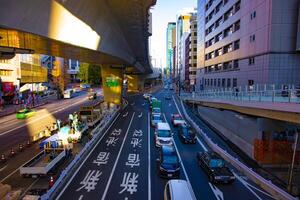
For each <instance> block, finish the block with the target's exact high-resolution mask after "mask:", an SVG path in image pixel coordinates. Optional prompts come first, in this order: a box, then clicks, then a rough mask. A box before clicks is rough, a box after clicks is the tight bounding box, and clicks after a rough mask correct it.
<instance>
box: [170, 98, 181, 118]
mask: <svg viewBox="0 0 300 200" xmlns="http://www.w3.org/2000/svg"><path fill="white" fill-rule="evenodd" d="M172 97H173V101H174V103H175V106H176V108H177V111H178V112H179V114H180V115H181V116H182V117H183V115H182V114H181V112H180V109H179V107H178V105H177V103H176V100H175V98H174V96H172Z"/></svg>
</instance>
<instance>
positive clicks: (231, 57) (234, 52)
mask: <svg viewBox="0 0 300 200" xmlns="http://www.w3.org/2000/svg"><path fill="white" fill-rule="evenodd" d="M299 4H300V1H299V0H289V1H277V0H268V1H265V0H251V1H248V0H206V1H202V0H198V25H197V26H198V33H197V35H198V36H197V37H198V44H197V49H198V50H197V54H198V60H197V63H198V64H197V65H198V69H197V89H199V90H201V89H203V88H204V89H221V88H234V87H238V88H240V89H242V90H244V89H245V90H247V89H248V90H249V89H257V90H260V89H266V88H274V87H275V88H277V89H280V88H281V87H282V86H283V85H290V86H292V85H297V84H299V83H300V79H299V77H300V67H299V63H300V54H299V52H298V51H297V38H298V37H299V36H298V35H299V34H297V29H298V23H299V21H298V9H299ZM298 39H299V38H298Z"/></svg>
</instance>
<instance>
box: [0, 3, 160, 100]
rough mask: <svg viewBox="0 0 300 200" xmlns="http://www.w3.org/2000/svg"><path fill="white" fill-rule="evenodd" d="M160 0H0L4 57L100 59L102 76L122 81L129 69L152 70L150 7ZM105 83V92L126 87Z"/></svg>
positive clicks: (1, 55) (0, 47)
mask: <svg viewBox="0 0 300 200" xmlns="http://www.w3.org/2000/svg"><path fill="white" fill-rule="evenodd" d="M155 3H156V0H43V1H40V0H26V1H19V0H0V4H1V6H0V58H2V59H3V58H11V57H13V56H14V54H15V53H38V54H46V55H53V56H58V57H63V58H72V59H77V60H80V61H81V62H87V63H92V64H99V65H101V67H102V69H103V70H102V71H103V74H102V76H105V77H103V78H107V77H108V78H109V81H111V80H112V79H113V80H117V82H118V84H117V85H118V87H121V86H122V80H123V74H124V73H126V71H127V72H128V73H131V74H138V75H139V74H150V73H152V67H151V63H150V60H149V50H148V38H149V36H151V14H150V12H149V9H150V7H151V6H154V5H155ZM103 80H104V79H103ZM111 85H114V87H116V86H115V84H110V86H111ZM104 89H105V91H106V94H112V93H115V94H116V95H117V96H119V95H120V92H121V91H120V88H118V89H117V88H104ZM106 89H107V90H106ZM106 96H107V95H106ZM117 96H113V98H110V100H109V99H107V100H108V101H112V99H114V98H115V97H117ZM113 102H115V103H119V102H118V101H113Z"/></svg>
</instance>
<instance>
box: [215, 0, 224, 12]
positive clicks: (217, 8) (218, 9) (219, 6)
mask: <svg viewBox="0 0 300 200" xmlns="http://www.w3.org/2000/svg"><path fill="white" fill-rule="evenodd" d="M221 7H222V2H220V3H219V4H218V5H217V6H216V11H215V13H216V14H217V13H218V12H219V11H220V9H221Z"/></svg>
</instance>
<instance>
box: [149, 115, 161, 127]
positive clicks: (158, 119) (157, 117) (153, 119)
mask: <svg viewBox="0 0 300 200" xmlns="http://www.w3.org/2000/svg"><path fill="white" fill-rule="evenodd" d="M160 122H163V120H162V116H161V114H152V115H151V125H152V126H156V125H157V123H160Z"/></svg>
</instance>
